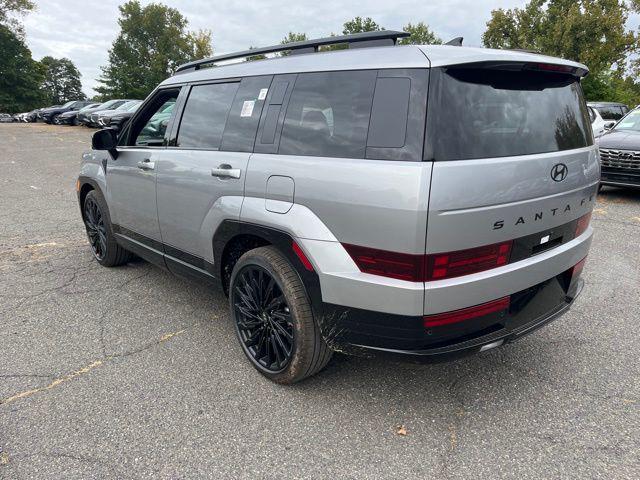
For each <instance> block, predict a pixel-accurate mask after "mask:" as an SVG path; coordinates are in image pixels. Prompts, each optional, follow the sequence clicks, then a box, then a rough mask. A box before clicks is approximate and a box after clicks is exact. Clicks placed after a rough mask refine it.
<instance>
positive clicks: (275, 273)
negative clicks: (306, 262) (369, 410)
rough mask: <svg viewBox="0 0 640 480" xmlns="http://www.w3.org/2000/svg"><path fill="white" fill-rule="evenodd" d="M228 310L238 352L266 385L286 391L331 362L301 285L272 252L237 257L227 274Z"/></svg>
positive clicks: (262, 249)
mask: <svg viewBox="0 0 640 480" xmlns="http://www.w3.org/2000/svg"><path fill="white" fill-rule="evenodd" d="M272 281H273V284H272V288H271V290H269V287H270V285H271V282H272ZM256 292H261V293H260V294H257V293H256ZM279 299H281V300H280V301H278V300H279ZM229 304H230V308H231V316H232V318H233V321H234V324H235V329H236V334H237V336H238V340H239V341H240V345H241V347H242V350H243V351H244V353H245V355H246V356H247V358H248V359H249V361H250V362H251V364H252V365H253V366H254V367H255V368H256V369H257V370H258V371H259V372H260V373H261V374H262V375H264V376H265V377H267V378H268V379H270V380H272V381H274V382H276V383H280V384H284V385H290V384H292V383H296V382H299V381H300V380H303V379H305V378H307V377H310V376H312V375H315V374H316V373H318V372H319V371H320V370H322V369H323V368H324V367H325V366H326V365H327V363H328V362H329V360H330V359H331V356H332V354H333V351H332V350H331V349H330V348H329V347H328V345H327V344H326V342H325V341H324V339H323V338H322V335H321V333H320V329H319V328H318V325H317V324H316V322H315V320H314V318H313V313H312V310H311V304H310V303H309V298H308V295H307V292H306V290H305V288H304V284H303V283H302V281H301V280H300V277H299V276H298V274H297V272H296V271H295V270H294V268H293V267H292V266H291V264H290V263H289V261H288V260H287V259H286V258H285V257H284V256H283V255H282V254H281V253H280V252H279V251H278V250H277V249H276V248H275V247H272V246H267V247H260V248H256V249H254V250H250V251H248V252H246V253H245V254H244V255H242V257H240V259H239V260H238V262H237V263H236V265H235V266H234V268H233V272H232V274H231V281H230V284H229ZM256 307H257V308H256ZM287 347H289V349H287ZM278 352H279V353H278Z"/></svg>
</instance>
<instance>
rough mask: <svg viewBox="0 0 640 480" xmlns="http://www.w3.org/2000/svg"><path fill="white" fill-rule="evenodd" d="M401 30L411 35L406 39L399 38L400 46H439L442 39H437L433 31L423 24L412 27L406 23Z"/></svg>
mask: <svg viewBox="0 0 640 480" xmlns="http://www.w3.org/2000/svg"><path fill="white" fill-rule="evenodd" d="M402 30H404V31H405V32H408V33H410V34H411V36H410V37H408V38H401V39H400V42H399V43H400V45H440V44H442V39H441V38H440V37H438V36H437V35H436V34H435V33H433V30H431V29H430V28H429V26H428V25H426V24H425V23H424V22H419V23H416V24H415V25H413V24H412V23H407V24H406V25H405V26H404V27H403V28H402Z"/></svg>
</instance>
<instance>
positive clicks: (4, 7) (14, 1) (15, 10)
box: [0, 0, 36, 37]
mask: <svg viewBox="0 0 640 480" xmlns="http://www.w3.org/2000/svg"><path fill="white" fill-rule="evenodd" d="M35 8H36V4H35V2H33V0H0V25H4V26H6V27H7V28H9V29H10V30H12V31H13V33H15V34H16V35H18V36H20V37H23V36H24V32H23V31H22V25H21V24H20V22H18V21H17V20H16V19H15V18H12V17H11V15H24V14H25V13H27V12H30V11H32V10H34V9H35Z"/></svg>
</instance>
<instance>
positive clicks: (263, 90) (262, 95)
mask: <svg viewBox="0 0 640 480" xmlns="http://www.w3.org/2000/svg"><path fill="white" fill-rule="evenodd" d="M268 91H269V89H268V88H261V89H260V93H259V94H258V100H264V99H265V98H267V92H268Z"/></svg>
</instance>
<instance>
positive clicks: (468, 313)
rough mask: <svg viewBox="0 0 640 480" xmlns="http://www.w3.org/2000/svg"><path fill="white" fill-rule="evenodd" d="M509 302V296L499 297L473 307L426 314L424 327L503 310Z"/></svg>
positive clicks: (455, 321)
mask: <svg viewBox="0 0 640 480" xmlns="http://www.w3.org/2000/svg"><path fill="white" fill-rule="evenodd" d="M510 304H511V298H510V297H504V298H499V299H498V300H493V301H491V302H487V303H483V304H481V305H476V306H475V307H469V308H463V309H461V310H454V311H453V312H445V313H438V314H436V315H426V316H424V317H423V324H424V326H425V328H432V327H441V326H442V325H450V324H452V323H459V322H464V321H467V320H472V319H474V318H478V317H484V316H485V315H489V314H491V313H496V312H502V311H505V310H507V309H508V308H509V305H510Z"/></svg>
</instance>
